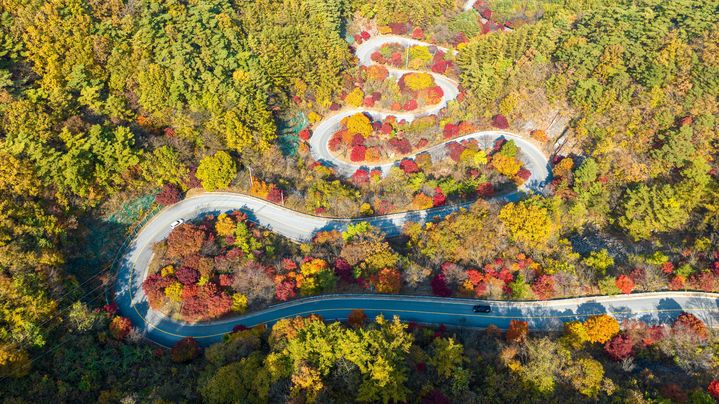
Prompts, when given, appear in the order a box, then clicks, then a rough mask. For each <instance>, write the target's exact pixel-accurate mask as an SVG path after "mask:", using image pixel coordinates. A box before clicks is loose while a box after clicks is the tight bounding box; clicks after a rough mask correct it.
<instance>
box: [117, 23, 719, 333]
mask: <svg viewBox="0 0 719 404" xmlns="http://www.w3.org/2000/svg"><path fill="white" fill-rule="evenodd" d="M391 42H398V43H401V44H403V45H404V46H411V45H425V46H431V45H429V44H426V43H424V42H420V41H416V40H412V39H408V38H403V37H395V36H379V37H375V38H372V39H370V40H369V41H367V42H365V43H363V44H362V45H361V46H360V47H359V48H358V49H357V57H358V59H359V60H360V63H362V64H364V65H369V64H371V63H372V61H371V59H370V55H371V54H372V52H373V51H374V50H375V49H377V48H378V47H380V46H381V45H382V44H384V43H391ZM438 49H442V48H438ZM442 50H445V51H446V49H442ZM404 72H407V71H406V70H398V69H393V70H392V74H393V75H395V76H399V75H401V74H403V73H404ZM433 75H434V77H435V80H436V82H437V83H438V84H439V85H440V86H442V88H443V90H444V98H443V99H442V101H441V102H440V104H438V105H437V106H433V107H430V109H428V110H424V111H422V112H421V113H419V114H391V115H395V116H397V118H398V119H405V120H408V121H411V120H412V119H414V118H416V117H418V116H421V115H423V114H424V115H426V114H434V113H437V112H438V111H439V110H441V108H444V107H445V106H446V105H447V102H448V101H449V100H452V99H454V98H456V96H457V84H456V83H455V82H454V81H452V80H451V79H449V78H447V77H445V76H442V75H438V74H433ZM357 112H362V113H369V114H370V115H372V116H373V117H374V118H375V119H381V118H384V117H386V116H387V115H389V114H387V113H385V112H382V111H371V110H365V109H356V110H344V111H340V112H338V113H336V114H334V115H332V116H330V117H327V118H326V119H325V120H323V121H322V122H321V123H320V124H319V125H318V126H317V127H316V128H315V131H314V134H313V136H312V138H311V140H310V147H311V150H312V154H313V156H314V157H315V159H317V160H323V161H325V162H326V163H327V164H329V165H331V166H334V167H335V168H336V169H337V172H338V173H340V174H344V175H351V174H352V173H354V171H355V170H356V169H357V168H359V167H361V165H354V164H351V163H347V162H343V161H341V160H338V159H337V158H336V157H335V156H333V155H332V153H330V151H329V150H328V148H327V142H328V141H329V138H330V136H331V135H332V134H333V133H334V132H335V131H336V130H337V127H338V126H339V122H340V121H341V120H342V118H344V117H346V116H348V115H351V114H354V113H357ZM499 138H505V139H508V140H509V139H511V140H514V141H515V142H516V143H517V146H518V147H519V148H520V150H521V156H520V157H521V158H522V160H523V162H524V164H525V166H526V167H527V169H529V170H530V171H531V173H532V176H531V177H530V179H529V180H528V181H527V182H526V183H525V184H524V185H523V187H522V188H521V189H520V190H517V191H515V192H513V193H511V194H508V195H504V196H501V197H499V199H503V200H515V199H517V198H519V197H520V196H521V194H522V191H524V190H531V191H535V192H541V191H542V189H543V187H544V185H545V184H546V183H547V181H548V180H550V179H551V174H550V173H551V170H550V168H549V163H548V160H547V157H546V156H545V155H544V153H543V152H542V151H541V150H539V149H538V148H537V147H536V145H534V144H533V143H532V142H529V141H527V140H526V139H524V138H522V137H519V136H516V135H514V134H511V133H508V132H501V131H486V132H477V133H472V134H469V135H465V136H463V137H460V138H457V139H453V140H452V141H460V140H464V139H477V140H478V141H479V142H481V143H480V144H481V145H484V146H485V147H490V146H491V145H492V143H493V142H494V141H495V140H497V139H499ZM443 147H444V143H442V144H439V145H436V146H433V147H431V148H429V149H426V150H424V151H423V152H429V153H431V154H434V153H437V154H439V153H440V152H441V151H442V148H443ZM392 165H393V164H392V163H390V164H384V165H380V166H377V167H379V168H381V169H382V170H383V172H385V173H386V172H387V171H388V170H389V168H390V167H391V166H392ZM372 168H374V167H372ZM470 204H471V202H467V203H465V204H461V205H452V206H442V207H438V208H433V209H428V210H423V211H413V212H403V213H397V214H393V215H386V216H375V217H370V218H359V219H342V218H326V217H318V216H312V215H307V214H303V213H300V212H296V211H293V210H290V209H287V208H285V207H282V206H279V205H275V204H273V203H271V202H268V201H265V200H262V199H258V198H254V197H251V196H247V195H242V194H233V193H220V192H214V193H203V194H200V195H198V196H195V197H190V198H187V199H185V200H183V201H181V202H179V203H177V204H175V205H172V206H169V207H166V208H165V209H163V210H162V211H161V212H160V213H158V214H157V215H156V216H155V217H153V218H152V220H150V221H149V222H148V223H147V224H146V225H145V226H144V227H143V228H142V230H141V231H140V232H139V233H138V234H137V237H136V238H135V239H134V240H133V242H132V243H131V244H130V246H129V247H128V250H127V252H126V254H125V256H124V257H123V260H122V262H121V264H120V267H119V271H118V276H117V281H116V284H115V294H116V299H115V301H116V303H117V304H118V306H119V309H120V312H121V313H122V314H123V315H124V316H126V317H128V318H129V319H130V320H131V321H132V322H133V324H134V325H135V326H136V327H138V328H139V329H140V330H141V331H142V332H143V333H144V335H145V336H146V337H147V338H149V339H151V340H153V341H155V342H157V343H159V344H162V345H165V346H170V345H173V344H174V343H175V342H177V341H178V340H180V339H182V338H184V337H194V338H196V339H198V340H199V341H200V342H201V343H202V344H203V345H208V344H210V343H213V342H216V341H219V340H220V339H221V337H222V335H224V334H226V333H228V332H230V331H231V330H232V328H233V327H234V326H236V325H240V324H241V325H244V326H254V325H258V324H268V325H271V324H273V323H275V322H276V321H277V320H279V319H282V318H286V317H294V316H304V315H308V314H312V313H316V314H319V315H322V316H323V317H324V318H325V319H326V320H342V319H346V318H347V315H348V314H349V312H350V311H352V310H354V309H362V310H364V311H365V313H366V314H367V315H368V316H376V315H378V314H384V315H385V316H395V315H397V316H400V318H402V319H403V320H404V321H416V322H418V323H432V324H439V323H442V324H447V325H455V326H466V327H486V326H488V325H490V324H493V325H496V326H498V327H500V328H506V327H507V326H508V324H509V321H510V320H511V319H522V320H526V321H528V322H529V324H530V327H531V328H532V329H541V330H552V329H560V328H561V327H562V324H563V322H565V321H571V320H575V319H580V320H581V319H583V318H585V317H587V316H589V315H593V314H600V313H609V314H612V315H614V316H616V317H618V318H639V319H642V320H645V321H650V322H668V321H670V320H671V319H672V318H674V317H676V315H678V314H679V313H680V312H681V311H690V312H693V313H694V314H696V315H697V316H698V317H700V318H701V319H703V320H704V321H705V322H706V323H707V324H709V325H710V326H714V325H716V324H717V320H718V319H719V308H718V307H719V306H718V302H719V295H717V294H708V293H676V292H674V293H653V294H643V295H622V296H612V297H587V298H579V299H565V300H555V301H548V302H508V301H502V302H487V304H489V305H491V306H492V312H491V313H489V314H478V313H474V312H473V311H472V306H473V305H475V304H477V303H479V301H477V300H467V299H452V298H434V297H421V296H382V295H341V296H338V295H332V296H319V297H315V298H307V299H298V300H295V301H292V302H288V303H284V304H279V305H276V306H272V307H270V308H267V309H265V310H262V311H258V312H255V313H251V314H248V315H245V316H242V317H233V318H230V319H227V320H220V321H214V322H208V323H198V324H189V323H185V322H182V321H177V320H174V319H172V318H169V317H166V316H164V315H163V314H161V313H159V312H156V311H154V310H152V309H151V308H150V306H149V304H148V302H147V299H146V297H145V295H144V293H143V291H142V281H143V280H144V279H145V277H146V276H147V269H148V264H149V262H150V260H151V258H152V254H153V250H152V247H153V245H154V244H155V243H157V242H159V241H161V240H163V239H165V238H167V236H168V234H169V233H170V224H171V223H172V222H173V221H175V220H176V219H178V218H187V219H189V218H193V217H196V216H199V215H201V214H203V213H210V212H225V211H230V210H235V209H240V210H242V211H244V212H245V213H247V215H248V217H249V219H250V220H252V221H254V222H256V223H258V224H260V225H262V226H265V227H267V228H269V229H271V230H272V231H274V232H276V233H279V234H281V235H283V236H285V237H288V238H290V239H292V240H296V241H306V240H309V239H310V238H311V237H312V235H313V234H314V233H316V232H317V231H321V230H340V231H342V230H344V229H345V228H346V227H347V225H348V224H351V223H356V222H360V221H366V222H369V223H370V224H371V225H373V226H374V227H377V228H379V229H380V230H382V231H383V232H385V233H386V234H387V235H388V236H390V237H391V236H396V235H398V234H400V233H401V229H402V226H403V225H404V223H406V222H408V221H413V222H424V221H427V220H432V219H435V218H442V217H445V216H447V215H448V214H450V213H452V212H454V211H457V210H459V209H460V208H463V207H466V206H468V205H470Z"/></svg>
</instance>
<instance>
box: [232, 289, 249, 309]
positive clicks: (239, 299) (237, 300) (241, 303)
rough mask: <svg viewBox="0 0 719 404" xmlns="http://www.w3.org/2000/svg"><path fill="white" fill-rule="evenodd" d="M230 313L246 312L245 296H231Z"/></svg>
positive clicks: (240, 294) (239, 294) (238, 294)
mask: <svg viewBox="0 0 719 404" xmlns="http://www.w3.org/2000/svg"><path fill="white" fill-rule="evenodd" d="M232 311H234V312H235V313H244V312H246V311H247V296H245V295H243V294H242V293H235V294H233V295H232Z"/></svg>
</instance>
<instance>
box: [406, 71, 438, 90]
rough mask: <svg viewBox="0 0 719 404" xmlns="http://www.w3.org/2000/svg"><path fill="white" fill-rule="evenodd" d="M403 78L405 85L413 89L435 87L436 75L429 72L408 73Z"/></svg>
mask: <svg viewBox="0 0 719 404" xmlns="http://www.w3.org/2000/svg"><path fill="white" fill-rule="evenodd" d="M402 78H403V80H404V84H405V86H406V87H407V88H408V89H410V90H412V91H421V90H426V89H428V88H430V87H434V77H432V75H431V74H429V73H407V74H405V75H404V76H402Z"/></svg>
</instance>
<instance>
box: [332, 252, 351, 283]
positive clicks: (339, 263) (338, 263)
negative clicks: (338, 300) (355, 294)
mask: <svg viewBox="0 0 719 404" xmlns="http://www.w3.org/2000/svg"><path fill="white" fill-rule="evenodd" d="M334 269H335V275H337V277H338V278H340V279H341V280H342V281H343V282H346V283H353V282H354V281H355V278H354V275H353V274H352V265H350V264H349V263H348V262H347V261H346V260H345V259H344V258H337V259H335V263H334Z"/></svg>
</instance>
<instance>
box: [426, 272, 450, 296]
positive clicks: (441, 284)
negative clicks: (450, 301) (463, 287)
mask: <svg viewBox="0 0 719 404" xmlns="http://www.w3.org/2000/svg"><path fill="white" fill-rule="evenodd" d="M430 285H431V286H432V293H433V294H434V295H435V296H442V297H449V296H452V290H451V289H450V288H449V286H447V278H446V277H445V276H444V274H443V273H439V274H437V275H435V276H434V278H432V281H431V282H430Z"/></svg>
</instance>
